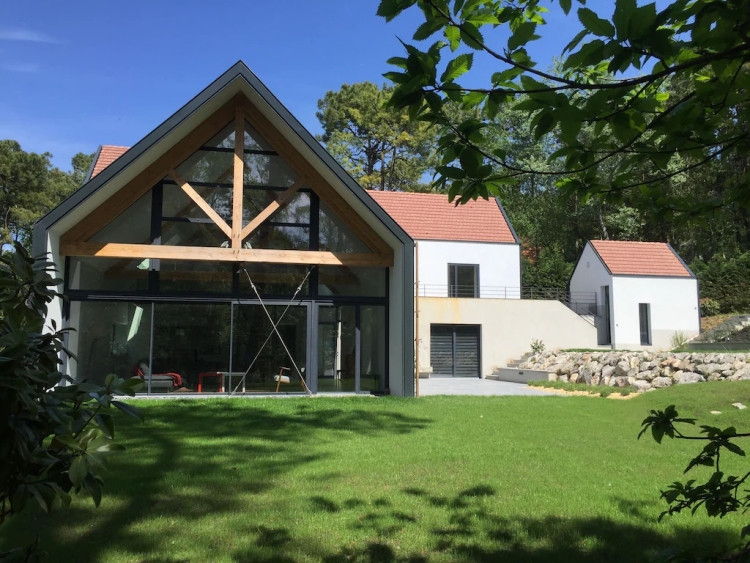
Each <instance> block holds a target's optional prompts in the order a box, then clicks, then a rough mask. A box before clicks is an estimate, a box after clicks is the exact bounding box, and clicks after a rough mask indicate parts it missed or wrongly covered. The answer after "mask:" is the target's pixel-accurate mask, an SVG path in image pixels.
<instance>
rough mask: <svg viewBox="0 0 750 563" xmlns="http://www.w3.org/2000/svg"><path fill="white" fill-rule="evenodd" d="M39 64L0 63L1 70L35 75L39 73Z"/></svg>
mask: <svg viewBox="0 0 750 563" xmlns="http://www.w3.org/2000/svg"><path fill="white" fill-rule="evenodd" d="M39 69H40V67H39V63H0V70H5V71H7V72H22V73H24V74H35V73H37V72H39Z"/></svg>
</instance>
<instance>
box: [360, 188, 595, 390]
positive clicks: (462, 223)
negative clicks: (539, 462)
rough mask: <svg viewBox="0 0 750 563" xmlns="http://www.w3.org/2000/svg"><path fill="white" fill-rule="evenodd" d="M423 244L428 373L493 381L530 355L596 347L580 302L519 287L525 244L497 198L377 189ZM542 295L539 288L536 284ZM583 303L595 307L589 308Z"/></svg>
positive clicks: (419, 248)
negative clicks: (460, 198)
mask: <svg viewBox="0 0 750 563" xmlns="http://www.w3.org/2000/svg"><path fill="white" fill-rule="evenodd" d="M369 193H370V195H372V197H373V198H374V199H375V201H377V202H378V203H379V204H380V205H381V206H382V207H383V209H384V210H385V211H386V212H388V214H389V215H390V216H391V217H392V218H393V219H394V220H395V221H396V222H397V223H398V224H399V225H400V226H401V227H402V228H403V229H404V230H405V231H406V232H407V233H408V234H409V235H410V236H411V238H412V239H414V241H415V242H416V251H415V262H416V263H415V272H416V273H415V279H416V299H417V305H416V307H417V319H416V326H417V339H418V344H417V362H418V365H419V371H420V373H421V374H422V375H423V376H426V375H428V374H429V375H430V376H443V377H446V376H447V377H486V376H488V375H491V374H493V373H494V372H496V371H497V370H498V369H499V368H502V367H504V366H505V365H506V364H507V363H508V361H509V360H511V359H513V358H518V357H520V356H521V355H522V354H523V353H524V352H527V351H528V350H529V346H530V344H531V341H532V340H535V339H539V340H543V341H544V342H545V343H546V345H547V346H549V347H550V348H558V347H559V348H583V347H591V346H594V345H596V329H595V328H594V326H593V324H592V323H591V322H590V321H589V320H587V319H585V318H584V316H583V315H584V314H587V313H588V312H589V311H588V309H586V308H585V306H581V307H579V308H580V311H578V312H579V313H581V314H577V312H575V311H573V310H571V308H572V309H576V308H577V307H576V305H579V304H580V303H578V301H581V300H585V299H589V301H591V302H593V300H594V296H593V294H590V295H589V294H586V295H582V296H580V297H579V296H576V299H577V300H578V301H576V302H575V303H574V302H572V301H571V299H570V297H571V296H570V295H568V294H567V292H564V291H563V292H557V293H555V294H553V293H545V292H543V291H542V292H540V291H537V293H536V295H535V294H534V289H533V288H528V289H523V288H522V287H521V244H520V241H519V239H518V237H517V236H516V233H515V231H514V230H513V227H512V225H511V223H510V221H509V220H508V217H507V215H506V213H505V211H504V210H503V208H502V206H501V205H500V204H499V203H498V202H497V201H495V200H489V201H486V200H477V201H470V202H468V203H466V204H464V205H459V206H456V205H455V204H453V203H450V202H449V201H448V198H447V197H446V196H445V194H420V193H400V192H369ZM537 289H538V288H537ZM584 305H588V304H587V303H586V304H584Z"/></svg>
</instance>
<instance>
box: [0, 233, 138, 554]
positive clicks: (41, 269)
mask: <svg viewBox="0 0 750 563" xmlns="http://www.w3.org/2000/svg"><path fill="white" fill-rule="evenodd" d="M53 269H54V264H52V263H50V262H47V261H44V260H34V259H32V258H30V257H29V255H28V254H27V253H26V251H25V250H24V249H23V247H21V246H20V245H16V248H15V252H11V253H8V254H6V255H4V256H3V257H2V258H0V311H1V313H2V319H1V320H0V366H2V367H0V413H2V415H0V457H2V464H0V524H1V523H2V522H4V521H5V519H6V518H7V517H8V516H11V515H13V514H16V513H18V512H20V511H21V510H23V508H24V506H26V503H27V501H29V499H34V500H35V501H36V502H37V503H38V504H39V506H40V507H41V508H42V510H44V511H45V512H47V511H49V510H50V509H51V508H52V507H53V505H55V504H57V503H59V504H62V505H63V506H67V505H68V504H69V503H70V500H71V493H73V494H76V493H81V492H82V493H84V494H86V495H87V496H90V497H91V498H92V499H93V501H94V504H95V505H97V506H98V505H99V503H100V501H101V496H102V484H103V480H102V477H101V475H102V472H103V470H104V469H105V467H106V462H107V456H108V454H109V453H110V452H112V451H115V450H119V449H122V447H121V446H119V445H118V444H116V443H115V442H114V441H113V439H114V435H115V428H114V420H113V418H112V416H111V415H110V414H108V413H106V412H104V411H105V410H107V409H108V408H109V407H111V406H114V407H116V408H118V409H119V410H121V411H123V412H125V413H127V414H129V415H132V416H139V414H138V411H137V410H136V409H135V408H134V407H133V406H132V405H129V404H127V403H124V402H120V401H113V395H114V394H122V395H133V394H134V392H135V389H136V388H137V387H139V386H140V385H142V383H141V382H140V380H138V379H130V380H127V381H124V380H122V379H119V378H117V377H116V376H114V375H109V376H107V378H106V383H105V386H104V387H101V386H98V385H92V384H90V383H85V382H84V383H79V384H75V382H74V381H73V380H72V379H70V378H69V377H68V376H66V375H64V374H62V373H61V372H60V371H59V370H58V366H59V364H60V363H61V361H60V358H59V356H60V353H61V352H62V351H63V350H64V348H63V336H64V333H65V331H64V330H57V327H56V326H55V325H54V323H53V325H52V327H51V329H52V332H45V327H44V322H45V316H46V313H47V305H48V303H50V302H51V301H52V299H54V298H55V297H58V294H57V293H56V292H55V290H54V287H55V286H56V285H57V284H58V283H59V281H60V280H58V279H53V278H52V277H51V276H50V275H49V273H48V272H49V271H50V270H53ZM64 383H68V385H63V384H64ZM15 556H17V557H18V556H23V557H25V558H27V559H28V558H29V557H30V552H29V550H22V553H20V552H16V553H15ZM1 558H2V555H0V559H1Z"/></svg>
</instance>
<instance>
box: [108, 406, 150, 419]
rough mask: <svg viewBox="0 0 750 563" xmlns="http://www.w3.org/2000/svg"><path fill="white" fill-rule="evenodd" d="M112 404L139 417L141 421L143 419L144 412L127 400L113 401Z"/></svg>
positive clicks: (130, 414) (134, 416) (126, 412)
mask: <svg viewBox="0 0 750 563" xmlns="http://www.w3.org/2000/svg"><path fill="white" fill-rule="evenodd" d="M112 405H113V406H114V407H115V408H116V409H118V410H121V411H122V412H124V413H125V414H127V415H129V416H132V417H133V418H137V419H138V420H140V421H143V414H141V411H139V410H138V409H137V408H136V407H134V406H133V405H129V404H128V403H126V402H125V401H112Z"/></svg>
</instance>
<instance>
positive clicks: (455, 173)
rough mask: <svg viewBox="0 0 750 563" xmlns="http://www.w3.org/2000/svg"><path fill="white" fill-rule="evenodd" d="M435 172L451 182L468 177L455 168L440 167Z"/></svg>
mask: <svg viewBox="0 0 750 563" xmlns="http://www.w3.org/2000/svg"><path fill="white" fill-rule="evenodd" d="M435 171H436V172H437V173H438V174H440V175H441V176H445V177H446V178H450V179H451V180H463V179H464V178H465V177H466V172H464V171H463V170H461V169H460V168H456V167H455V166H438V167H437V168H435Z"/></svg>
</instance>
